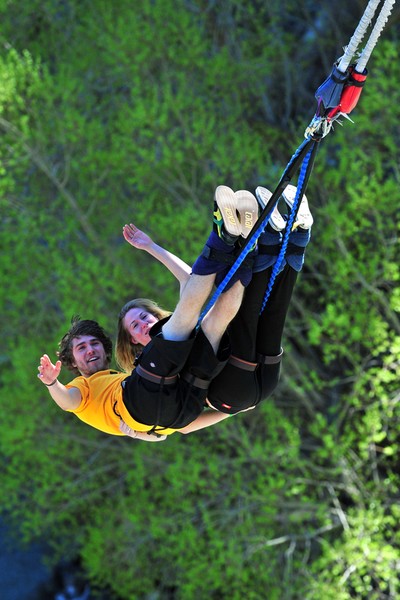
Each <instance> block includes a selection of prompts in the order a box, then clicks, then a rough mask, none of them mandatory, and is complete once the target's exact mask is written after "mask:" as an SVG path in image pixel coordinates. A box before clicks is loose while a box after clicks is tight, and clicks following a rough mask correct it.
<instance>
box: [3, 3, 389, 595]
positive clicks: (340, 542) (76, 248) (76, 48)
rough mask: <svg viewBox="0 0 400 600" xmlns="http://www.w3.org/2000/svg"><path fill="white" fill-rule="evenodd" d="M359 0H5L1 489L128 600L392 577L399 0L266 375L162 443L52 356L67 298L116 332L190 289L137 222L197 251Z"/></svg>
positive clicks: (307, 92) (343, 133)
mask: <svg viewBox="0 0 400 600" xmlns="http://www.w3.org/2000/svg"><path fill="white" fill-rule="evenodd" d="M363 9H364V2H356V1H355V2H353V3H348V2H344V1H342V0H340V1H337V2H335V3H332V2H327V1H322V2H320V3H314V2H310V1H308V0H304V1H301V2H294V1H292V0H285V1H283V2H282V1H278V0H272V1H271V2H264V3H258V2H255V1H254V2H243V1H239V0H231V1H230V2H227V1H225V0H224V1H221V2H218V3H215V2H210V1H207V0H197V1H194V2H189V1H185V0H181V1H179V2H172V1H171V0H162V1H161V0H139V1H138V2H135V3H133V2H128V1H127V0H121V1H120V2H118V3H110V2H105V1H104V0H93V1H91V2H89V1H88V0H80V1H79V2H78V1H77V0H58V1H56V0H41V1H40V2H39V1H38V0H30V2H29V3H24V4H22V3H20V2H16V1H15V0H8V1H7V0H3V1H2V2H1V3H0V17H1V18H0V23H1V25H0V44H1V54H0V131H1V138H0V170H1V173H0V174H1V177H0V210H1V225H0V228H1V237H0V240H1V254H0V272H1V282H2V286H1V290H0V299H1V308H2V310H1V314H0V322H1V333H2V347H1V351H0V378H1V379H0V394H1V397H0V402H1V441H0V447H1V462H0V465H1V486H0V501H1V506H2V508H3V511H4V514H5V515H6V518H7V519H8V520H9V521H10V522H11V523H14V525H15V526H17V525H18V526H19V528H20V531H21V533H22V538H23V539H24V540H26V541H29V540H32V539H35V538H41V539H42V538H44V537H45V538H46V539H48V540H49V542H50V543H51V544H52V546H53V548H54V553H53V559H54V561H56V560H58V559H59V558H60V557H64V558H65V557H67V558H68V557H75V556H77V555H79V556H80V557H81V560H82V563H83V565H84V568H85V570H86V572H87V576H88V577H89V578H90V579H91V581H92V582H93V583H96V584H99V585H100V586H105V587H107V588H108V589H109V590H110V592H109V593H110V598H111V596H112V595H115V597H116V598H117V597H118V598H121V599H138V600H139V599H140V600H142V599H143V600H145V599H146V600H150V598H151V599H152V600H153V599H168V598H171V599H174V600H175V599H176V600H191V599H193V600H199V599H200V600H202V599H203V598H204V599H205V598H207V599H213V598H215V599H216V600H217V599H220V598H229V599H230V600H231V599H232V600H236V599H242V598H246V599H247V600H253V599H254V600H258V599H264V598H268V600H274V599H277V600H281V599H284V600H292V599H293V600H294V599H304V598H306V599H309V600H320V599H321V598H324V600H330V599H331V598H332V599H333V598H334V599H335V600H347V599H350V598H360V599H361V598H362V599H364V598H365V599H368V600H375V599H377V600H378V599H379V600H380V599H383V598H393V599H394V598H396V597H398V595H399V594H400V588H399V579H398V568H399V564H400V552H399V547H400V539H399V528H398V521H399V516H400V515H399V513H400V510H399V492H398V489H399V461H398V451H399V398H400V395H399V374H400V373H399V371H400V368H399V363H400V324H399V312H400V292H399V263H400V261H399V246H398V233H399V225H398V212H399V211H398V206H399V177H400V171H399V159H398V141H399V139H400V125H399V123H400V108H399V107H400V88H399V84H398V82H399V80H400V65H399V61H398V44H399V17H398V15H399V12H398V10H397V12H396V11H395V13H394V15H393V17H392V18H391V19H390V23H389V26H388V27H387V29H386V30H385V32H384V35H383V36H382V39H381V41H380V42H379V44H378V47H377V49H376V51H375V52H374V54H373V58H372V60H371V65H370V72H371V74H370V78H369V79H368V81H367V84H366V87H365V91H364V92H363V95H362V97H361V101H360V103H359V106H358V107H357V109H356V110H355V111H354V113H353V115H352V117H353V119H354V121H355V124H354V125H352V124H350V123H347V122H346V123H345V124H344V127H343V128H341V127H339V126H336V127H335V131H334V132H333V133H331V134H330V136H328V138H327V139H326V141H324V143H323V144H321V149H320V152H319V155H318V157H317V163H316V166H315V169H314V173H313V176H312V178H311V181H310V185H309V192H308V196H309V198H310V201H311V206H312V210H313V214H314V217H315V226H314V228H313V241H312V244H311V245H310V247H309V249H308V251H307V262H306V267H305V269H304V271H303V274H302V277H301V279H300V281H299V284H298V286H297V289H296V294H295V298H294V299H293V303H292V307H291V311H290V315H289V318H288V323H287V329H286V337H285V350H286V354H285V361H284V373H283V378H282V382H281V384H280V387H279V389H278V390H277V392H276V393H275V394H274V397H273V398H272V399H270V400H269V401H267V402H265V403H264V404H263V405H262V406H261V407H260V408H258V409H257V410H256V411H254V414H249V415H243V416H240V417H237V418H235V419H230V420H229V422H224V423H222V424H220V425H218V426H217V427H215V428H211V429H210V430H205V431H202V432H199V433H196V434H194V435H191V436H187V437H186V436H179V435H175V436H172V437H171V438H170V439H169V440H168V441H167V442H165V443H162V444H156V445H154V444H140V443H136V442H133V441H131V440H128V439H114V438H113V437H109V436H106V435H103V434H101V433H100V432H96V431H94V430H91V429H90V428H88V427H86V426H84V425H83V424H82V423H80V422H79V421H78V420H77V419H75V418H73V417H68V415H65V414H64V413H62V412H61V411H60V410H59V409H58V408H57V407H56V406H55V405H53V403H52V402H51V400H50V399H49V397H48V394H47V392H46V390H45V389H44V387H43V386H41V385H40V384H39V383H38V382H37V380H36V368H37V364H38V359H39V357H40V355H41V354H42V353H43V352H48V353H49V354H51V355H52V356H54V355H55V351H56V346H57V341H58V339H59V338H60V336H61V335H62V334H63V333H64V331H65V330H66V328H67V327H68V324H69V320H70V318H71V315H72V314H76V313H79V314H81V315H82V316H83V317H85V318H95V319H99V320H100V321H101V322H102V324H103V325H104V326H105V327H106V328H107V329H108V331H109V332H110V333H111V334H112V335H114V334H115V323H116V315H117V312H118V310H119V308H120V307H121V306H122V304H124V303H125V301H127V300H128V299H130V298H132V297H137V296H145V297H146V296H147V297H152V298H155V299H157V300H158V301H159V302H160V304H162V305H164V306H166V307H167V308H173V307H174V305H175V303H176V300H177V286H176V284H175V282H174V281H173V280H172V278H171V277H170V276H169V275H168V273H165V272H164V271H163V269H162V268H161V267H160V266H159V265H157V264H155V263H154V261H153V262H152V260H151V259H150V258H149V257H147V256H144V255H143V254H141V253H140V252H134V251H132V250H131V249H129V248H128V247H127V245H126V244H125V243H124V242H123V239H122V236H121V228H122V225H123V224H124V223H125V222H127V221H132V220H133V221H134V222H135V223H136V224H137V225H138V226H139V227H142V228H143V229H145V230H146V231H147V232H148V233H150V234H151V235H152V236H153V237H154V238H155V239H156V241H158V242H159V243H161V244H163V245H166V246H167V247H168V248H169V249H170V250H171V251H173V252H175V253H176V254H178V255H180V256H181V257H182V258H183V259H185V260H186V261H188V262H192V261H193V260H194V259H195V257H196V255H197V253H198V252H199V251H200V249H201V247H202V244H203V241H204V239H205V236H206V234H207V232H208V229H209V223H210V208H211V205H212V204H211V202H212V196H213V191H214V188H215V187H216V185H219V184H221V183H224V184H226V185H230V186H231V187H233V188H235V189H239V188H247V189H254V187H255V186H257V185H259V184H261V185H266V186H267V187H271V188H273V187H274V185H276V183H277V182H278V179H279V176H280V174H281V172H282V170H283V168H284V167H285V165H286V163H287V162H288V160H289V158H290V156H291V154H292V153H293V152H294V150H295V149H296V147H297V146H298V145H299V143H300V142H301V140H302V136H303V131H304V129H305V127H306V125H307V124H308V122H309V121H310V119H311V117H312V115H313V112H314V110H315V100H314V98H313V93H314V91H315V89H316V87H317V86H318V85H319V84H320V83H321V81H322V80H323V79H324V78H325V77H326V75H327V74H328V73H329V71H330V68H331V64H332V62H333V61H334V59H335V58H336V57H337V56H338V53H340V48H341V47H342V46H343V45H344V44H345V43H346V42H347V41H348V39H349V38H350V35H351V34H352V32H353V30H354V27H355V25H356V23H357V22H358V19H359V17H360V15H361V14H362V11H363ZM64 377H65V380H67V378H68V375H67V374H64Z"/></svg>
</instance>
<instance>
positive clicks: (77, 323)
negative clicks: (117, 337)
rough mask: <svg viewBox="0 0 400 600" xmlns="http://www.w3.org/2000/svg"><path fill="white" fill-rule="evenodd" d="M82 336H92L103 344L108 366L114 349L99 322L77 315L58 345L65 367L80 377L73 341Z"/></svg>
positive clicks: (59, 355) (59, 354)
mask: <svg viewBox="0 0 400 600" xmlns="http://www.w3.org/2000/svg"><path fill="white" fill-rule="evenodd" d="M82 335H91V336H93V337H95V338H97V339H98V340H99V341H100V342H101V343H102V344H103V348H104V352H105V353H106V358H107V362H108V365H109V364H110V363H111V357H112V347H113V345H112V341H111V338H109V337H108V335H107V334H106V333H105V331H104V329H103V328H102V327H100V325H99V324H98V323H97V321H90V320H87V319H81V318H80V316H79V315H75V316H73V317H72V319H71V327H70V328H69V330H68V331H67V333H66V334H65V335H64V336H63V337H62V339H61V341H60V342H59V344H58V347H59V351H58V352H57V356H58V358H59V359H60V360H61V362H62V364H63V366H64V367H66V368H67V369H69V370H70V371H72V372H73V373H74V374H75V375H80V372H79V371H78V369H77V368H76V367H75V366H74V365H73V363H74V357H73V355H72V340H73V339H74V338H77V337H80V336H82Z"/></svg>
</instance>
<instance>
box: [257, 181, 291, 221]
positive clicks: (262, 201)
mask: <svg viewBox="0 0 400 600" xmlns="http://www.w3.org/2000/svg"><path fill="white" fill-rule="evenodd" d="M271 196H272V192H270V191H269V189H267V188H265V187H262V186H258V188H256V198H257V200H258V203H259V205H260V207H261V210H264V208H265V207H266V205H267V203H268V201H269V200H270V198H271ZM268 223H269V224H270V225H271V227H272V229H274V230H275V231H283V230H284V229H285V227H286V221H285V219H284V218H283V217H282V215H281V213H280V212H279V210H278V206H277V204H276V205H275V206H274V210H273V211H272V213H271V216H270V218H269V221H268Z"/></svg>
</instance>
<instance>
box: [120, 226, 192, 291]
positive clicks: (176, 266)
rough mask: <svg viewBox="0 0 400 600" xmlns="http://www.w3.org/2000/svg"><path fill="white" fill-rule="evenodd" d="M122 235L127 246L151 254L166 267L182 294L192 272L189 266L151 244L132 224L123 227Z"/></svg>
mask: <svg viewBox="0 0 400 600" xmlns="http://www.w3.org/2000/svg"><path fill="white" fill-rule="evenodd" d="M122 233H123V236H124V238H125V240H126V241H127V242H128V244H130V245H131V246H133V247H134V248H138V249H139V250H145V251H146V252H148V254H151V256H153V257H154V258H156V259H157V260H158V261H159V262H160V263H162V264H163V265H164V266H165V267H167V269H168V270H169V271H170V272H171V273H172V275H174V277H176V278H177V280H178V281H179V283H180V284H181V292H182V289H183V287H184V286H185V285H186V283H187V280H188V279H189V276H190V273H191V272H192V269H191V268H190V267H189V265H187V264H186V263H185V262H184V261H183V260H181V259H180V258H178V257H177V256H175V254H172V253H171V252H168V250H165V248H163V247H162V246H159V245H158V244H156V243H155V242H153V240H152V239H151V237H150V236H148V235H147V234H146V233H144V232H143V231H141V230H140V229H138V228H137V227H136V225H134V224H133V223H130V225H125V226H124V227H123V229H122Z"/></svg>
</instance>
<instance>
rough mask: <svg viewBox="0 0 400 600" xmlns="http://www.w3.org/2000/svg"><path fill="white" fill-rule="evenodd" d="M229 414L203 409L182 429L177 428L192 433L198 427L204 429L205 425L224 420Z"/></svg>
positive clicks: (182, 431) (208, 425) (181, 431)
mask: <svg viewBox="0 0 400 600" xmlns="http://www.w3.org/2000/svg"><path fill="white" fill-rule="evenodd" d="M230 416H231V415H227V414H226V413H222V412H219V411H217V410H213V409H210V410H207V409H206V410H205V411H204V412H202V413H201V415H200V416H198V417H197V419H195V420H194V421H192V422H191V423H189V425H186V427H183V428H182V429H178V432H179V433H184V434H187V433H192V432H193V431H199V430H200V429H204V428H205V427H211V425H216V424H217V423H220V422H221V421H224V420H225V419H227V418H228V417H230Z"/></svg>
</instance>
